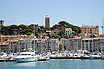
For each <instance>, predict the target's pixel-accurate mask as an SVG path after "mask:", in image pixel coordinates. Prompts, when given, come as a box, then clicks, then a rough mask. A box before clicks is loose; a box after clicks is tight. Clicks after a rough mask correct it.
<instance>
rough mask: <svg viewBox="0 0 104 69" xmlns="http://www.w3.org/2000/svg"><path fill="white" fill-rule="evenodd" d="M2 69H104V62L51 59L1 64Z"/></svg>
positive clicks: (0, 68)
mask: <svg viewBox="0 0 104 69" xmlns="http://www.w3.org/2000/svg"><path fill="white" fill-rule="evenodd" d="M0 69H104V60H81V59H51V60H49V61H37V62H27V63H16V62H0Z"/></svg>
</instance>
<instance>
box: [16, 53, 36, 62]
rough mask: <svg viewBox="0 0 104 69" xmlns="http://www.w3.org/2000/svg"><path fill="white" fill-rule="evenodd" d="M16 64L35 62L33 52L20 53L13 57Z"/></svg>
mask: <svg viewBox="0 0 104 69" xmlns="http://www.w3.org/2000/svg"><path fill="white" fill-rule="evenodd" d="M15 60H16V62H32V61H37V56H36V55H35V52H22V53H20V55H18V56H17V57H15Z"/></svg>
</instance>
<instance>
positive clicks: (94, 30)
mask: <svg viewBox="0 0 104 69" xmlns="http://www.w3.org/2000/svg"><path fill="white" fill-rule="evenodd" d="M81 34H82V35H83V36H89V37H90V36H91V35H95V36H98V35H99V26H81Z"/></svg>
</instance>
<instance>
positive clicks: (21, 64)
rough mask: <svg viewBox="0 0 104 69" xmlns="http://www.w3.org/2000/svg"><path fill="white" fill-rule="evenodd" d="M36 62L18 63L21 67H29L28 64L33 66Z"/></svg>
mask: <svg viewBox="0 0 104 69" xmlns="http://www.w3.org/2000/svg"><path fill="white" fill-rule="evenodd" d="M35 63H36V62H26V63H17V64H16V65H17V66H19V67H28V66H33V67H35Z"/></svg>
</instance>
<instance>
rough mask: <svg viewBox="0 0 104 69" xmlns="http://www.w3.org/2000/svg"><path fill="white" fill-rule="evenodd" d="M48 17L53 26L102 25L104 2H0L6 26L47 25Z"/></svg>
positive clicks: (24, 0) (45, 0)
mask: <svg viewBox="0 0 104 69" xmlns="http://www.w3.org/2000/svg"><path fill="white" fill-rule="evenodd" d="M46 15H49V17H50V21H51V26H53V25H54V24H57V23H58V22H59V21H62V20H65V21H67V22H69V23H71V24H74V25H77V26H82V24H84V25H91V24H92V23H93V25H97V24H99V25H101V24H102V18H104V0H0V19H3V20H4V21H5V23H4V25H11V24H17V25H19V24H26V25H29V24H31V23H34V24H37V23H38V24H39V25H45V22H44V21H45V16H46Z"/></svg>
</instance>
